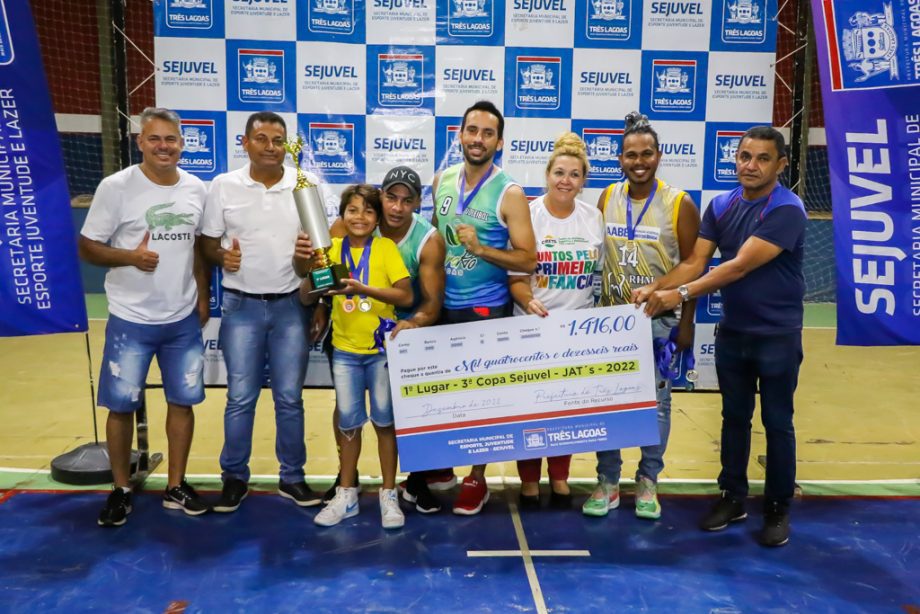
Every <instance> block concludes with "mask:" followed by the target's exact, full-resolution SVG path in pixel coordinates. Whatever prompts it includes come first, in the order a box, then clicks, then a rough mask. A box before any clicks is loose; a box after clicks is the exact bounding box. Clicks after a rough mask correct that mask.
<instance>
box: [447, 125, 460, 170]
mask: <svg viewBox="0 0 920 614" xmlns="http://www.w3.org/2000/svg"><path fill="white" fill-rule="evenodd" d="M444 131H445V136H446V139H445V141H444V142H445V143H447V151H446V153H445V156H444V157H445V158H446V161H445V167H447V166H453V165H454V164H460V163H461V162H463V151H461V149H460V126H457V125H454V126H446V127H445V129H444Z"/></svg>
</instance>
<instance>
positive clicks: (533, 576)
mask: <svg viewBox="0 0 920 614" xmlns="http://www.w3.org/2000/svg"><path fill="white" fill-rule="evenodd" d="M508 511H509V512H511V522H513V523H514V534H515V536H516V537H517V540H518V545H519V546H520V547H521V558H523V559H524V570H525V571H526V572H527V582H528V583H529V584H530V592H531V594H532V595H533V602H534V605H535V606H536V607H537V612H538V614H546V612H547V609H546V601H544V600H543V589H542V588H540V581H539V580H538V579H537V570H536V568H535V567H534V566H533V558H532V557H531V555H530V547H529V546H528V545H527V536H526V535H524V525H522V524H521V515H520V514H519V513H518V508H517V504H515V503H512V502H510V501H509V502H508Z"/></svg>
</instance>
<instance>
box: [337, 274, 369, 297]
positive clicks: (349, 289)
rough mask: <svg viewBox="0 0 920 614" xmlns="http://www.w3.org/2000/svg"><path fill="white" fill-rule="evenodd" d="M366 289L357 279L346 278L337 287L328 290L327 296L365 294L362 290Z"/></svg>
mask: <svg viewBox="0 0 920 614" xmlns="http://www.w3.org/2000/svg"><path fill="white" fill-rule="evenodd" d="M366 289H367V286H365V285H364V284H362V283H361V282H360V281H358V280H357V279H353V278H351V277H347V278H345V279H343V280H341V281H340V282H339V285H338V287H336V288H334V289H332V290H330V291H329V292H328V294H332V295H336V294H367V293H366V292H365V291H364V290H366Z"/></svg>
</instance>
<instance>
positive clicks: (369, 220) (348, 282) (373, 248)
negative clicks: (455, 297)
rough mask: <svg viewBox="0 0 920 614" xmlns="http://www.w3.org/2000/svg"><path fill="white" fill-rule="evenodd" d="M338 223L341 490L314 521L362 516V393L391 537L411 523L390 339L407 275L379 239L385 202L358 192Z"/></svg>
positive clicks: (368, 189) (406, 294) (335, 356)
mask: <svg viewBox="0 0 920 614" xmlns="http://www.w3.org/2000/svg"><path fill="white" fill-rule="evenodd" d="M339 216H340V217H341V218H342V221H343V222H344V225H345V232H346V235H345V237H343V238H341V239H339V238H334V239H332V248H331V249H330V251H329V257H330V259H331V260H332V261H333V262H341V263H342V264H344V265H346V266H347V267H348V270H349V271H350V273H351V278H350V279H345V280H343V281H342V284H341V286H340V287H339V288H337V289H335V290H333V291H331V292H329V294H330V295H332V297H333V299H332V347H333V353H332V373H333V379H334V381H335V395H336V402H337V403H338V408H339V429H340V430H341V431H342V434H343V435H344V437H343V439H342V450H341V459H340V462H341V476H342V481H341V486H339V487H338V488H337V489H336V494H335V497H333V499H332V500H331V501H330V502H329V503H328V504H327V505H326V507H325V508H323V509H322V511H320V513H319V514H317V515H316V517H315V518H314V522H316V524H318V525H321V526H327V527H328V526H333V525H336V524H338V523H340V522H341V521H342V520H344V519H345V518H350V517H352V516H355V515H357V513H358V488H357V485H356V484H355V483H354V476H355V475H356V471H357V466H358V456H359V455H360V453H361V429H362V428H363V427H364V424H365V423H366V422H367V420H368V411H367V405H366V403H365V401H364V393H365V391H367V393H368V397H369V398H370V406H371V407H370V421H371V422H372V423H373V424H374V429H375V430H376V431H377V440H378V442H379V443H378V452H379V454H380V471H381V474H382V476H383V486H382V488H381V489H380V517H381V522H382V524H383V527H384V528H385V529H396V528H399V527H401V526H403V524H404V523H405V518H404V516H403V513H402V511H401V510H400V509H399V499H398V497H397V494H396V432H395V428H394V426H393V403H392V399H391V397H390V382H389V374H388V372H387V362H386V354H385V353H384V348H383V339H384V336H385V333H386V332H387V331H388V330H389V329H390V328H391V327H392V326H393V323H394V321H395V319H396V312H395V309H394V306H396V307H409V306H410V305H411V304H412V299H413V295H412V286H411V282H410V279H409V271H407V270H406V265H405V264H403V260H402V257H401V256H400V255H399V250H398V248H397V247H396V244H395V243H394V242H393V241H391V240H390V239H387V238H384V237H375V236H374V235H373V233H374V229H375V228H376V227H377V221H378V220H379V219H380V216H381V204H380V194H379V192H378V190H377V188H374V187H373V186H369V185H365V184H360V185H355V186H351V187H349V188H347V189H346V190H345V191H344V192H343V193H342V203H341V206H340V207H339Z"/></svg>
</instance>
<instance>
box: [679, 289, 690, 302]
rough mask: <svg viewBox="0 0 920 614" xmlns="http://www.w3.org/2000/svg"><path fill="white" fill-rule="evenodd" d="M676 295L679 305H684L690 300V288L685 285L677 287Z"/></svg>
mask: <svg viewBox="0 0 920 614" xmlns="http://www.w3.org/2000/svg"><path fill="white" fill-rule="evenodd" d="M677 293H678V294H679V295H680V302H681V303H686V302H687V301H689V300H690V288H688V287H687V286H686V285H680V286H677Z"/></svg>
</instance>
